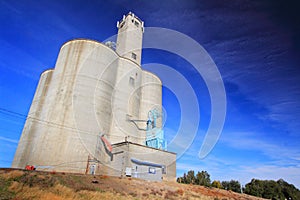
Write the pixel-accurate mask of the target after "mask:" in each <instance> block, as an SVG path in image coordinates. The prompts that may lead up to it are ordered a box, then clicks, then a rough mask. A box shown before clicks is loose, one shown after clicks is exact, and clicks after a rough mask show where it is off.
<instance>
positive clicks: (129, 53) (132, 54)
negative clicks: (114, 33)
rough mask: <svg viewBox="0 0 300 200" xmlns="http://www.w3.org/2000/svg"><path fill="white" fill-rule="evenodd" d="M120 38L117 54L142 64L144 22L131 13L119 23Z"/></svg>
mask: <svg viewBox="0 0 300 200" xmlns="http://www.w3.org/2000/svg"><path fill="white" fill-rule="evenodd" d="M117 27H118V38H117V46H116V52H117V53H118V54H119V55H120V56H121V57H125V58H128V59H130V60H132V61H133V62H135V63H137V64H138V65H140V64H141V55H142V40H143V32H144V22H143V21H142V20H140V19H139V18H138V17H137V16H135V15H134V14H133V13H132V12H129V13H128V14H127V15H126V16H125V15H123V19H122V20H121V21H120V22H118V23H117Z"/></svg>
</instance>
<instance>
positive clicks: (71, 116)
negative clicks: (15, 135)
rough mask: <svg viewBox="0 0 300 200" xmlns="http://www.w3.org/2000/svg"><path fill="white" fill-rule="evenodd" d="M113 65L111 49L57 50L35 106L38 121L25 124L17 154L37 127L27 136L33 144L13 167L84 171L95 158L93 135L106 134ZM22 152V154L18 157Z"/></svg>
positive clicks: (72, 46) (74, 46) (77, 43)
mask: <svg viewBox="0 0 300 200" xmlns="http://www.w3.org/2000/svg"><path fill="white" fill-rule="evenodd" d="M117 62H118V55H117V54H116V53H115V52H114V51H113V50H112V49H110V48H108V47H107V46H105V45H103V44H101V43H98V42H95V41H89V40H74V41H70V42H67V43H66V44H64V45H63V46H62V48H61V50H60V53H59V56H58V59H57V63H56V66H55V70H54V72H53V75H52V79H51V84H50V86H51V87H50V88H49V89H48V93H47V95H46V96H45V98H46V99H47V102H44V103H43V104H41V106H40V109H41V111H42V113H43V116H40V117H39V119H38V120H34V121H28V122H26V124H25V127H24V131H23V134H22V135H25V136H22V138H21V141H20V144H21V145H20V149H21V147H23V146H24V145H22V143H23V138H24V140H26V139H27V140H28V136H26V133H27V130H28V127H35V126H38V128H34V129H33V128H30V130H28V132H29V135H30V136H31V137H32V138H31V140H32V141H34V144H30V145H29V147H26V146H25V147H23V149H22V150H20V151H19V150H18V151H17V153H16V156H15V157H16V159H17V160H18V158H19V160H20V157H23V158H24V161H23V162H22V163H20V162H19V163H18V164H14V165H13V166H14V167H21V168H23V167H24V166H23V165H24V164H30V165H36V166H50V167H51V169H52V170H56V171H71V172H84V171H85V168H86V162H87V159H88V155H90V154H92V155H93V154H95V153H96V148H97V139H98V137H99V135H100V134H101V132H103V133H105V132H107V133H108V132H109V129H110V125H111V116H110V113H111V112H110V111H111V94H112V92H113V85H114V84H115V83H114V82H115V78H114V77H115V74H116V69H117ZM42 80H43V76H42V79H41V81H42ZM100 80H101V81H100ZM39 87H40V86H39ZM34 106H35V105H34V104H33V105H32V109H34ZM38 111H39V110H38ZM38 111H37V112H38ZM104 111H105V114H103V112H104ZM26 148H27V149H26ZM23 151H24V152H28V153H25V156H23V155H22V154H24V153H21V152H23Z"/></svg>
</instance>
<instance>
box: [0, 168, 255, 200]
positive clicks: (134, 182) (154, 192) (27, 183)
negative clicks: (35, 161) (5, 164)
mask: <svg viewBox="0 0 300 200" xmlns="http://www.w3.org/2000/svg"><path fill="white" fill-rule="evenodd" d="M93 182H96V183H93ZM1 199H49V200H50V199H51V200H56V199H110V200H112V199H203V200H225V199H226V200H230V199H236V200H238V199H241V200H242V199H245V200H246V199H247V200H258V199H259V198H256V197H252V196H247V195H242V194H237V193H234V192H230V191H229V192H228V191H225V190H218V189H212V188H205V187H202V186H192V185H184V184H178V183H171V182H149V181H143V180H139V179H132V178H122V179H121V178H118V177H108V176H91V175H81V174H65V173H54V172H39V171H24V170H15V169H0V200H1Z"/></svg>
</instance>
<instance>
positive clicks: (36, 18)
mask: <svg viewBox="0 0 300 200" xmlns="http://www.w3.org/2000/svg"><path fill="white" fill-rule="evenodd" d="M299 10H300V6H299V3H297V1H296V0H294V1H293V0H286V1H283V0H278V1H271V0H260V1H258V0H257V1H250V0H244V1H240V0H230V1H229V0H225V1H224V0H212V1H191V0H187V1H173V0H172V1H161V0H160V1H157V0H152V1H122V0H118V1H71V0H69V1H66V0H65V1H30V0H26V1H6V0H2V1H1V2H0V27H1V29H0V166H1V167H8V166H10V164H11V161H12V159H13V155H14V152H15V149H16V147H17V141H18V139H19V137H20V135H21V131H22V128H23V124H24V121H25V116H26V115H27V113H28V110H29V107H30V103H31V100H32V98H33V95H34V92H35V88H36V85H37V83H38V80H39V75H40V74H41V72H43V71H44V70H46V69H49V68H53V67H54V66H55V61H56V58H57V55H58V52H59V49H60V47H61V45H62V44H63V43H65V42H66V41H68V40H70V39H74V38H88V39H94V40H98V41H103V40H105V39H106V38H108V37H110V36H112V35H114V34H116V32H117V28H116V22H117V21H118V20H120V19H121V18H122V16H123V15H124V14H127V13H128V12H129V11H132V12H134V13H135V14H136V15H137V16H139V17H140V18H141V19H142V20H143V21H145V26H146V27H163V28H169V29H172V30H175V31H179V32H181V33H183V34H186V35H187V36H189V37H191V38H192V39H194V40H196V41H197V42H198V43H199V44H201V45H202V46H203V47H204V48H205V50H206V51H207V52H208V53H209V55H210V56H211V58H212V59H213V60H214V62H215V63H216V65H217V67H218V69H219V71H220V74H221V76H222V79H223V82H224V85H225V89H226V96H227V113H226V121H225V124H224V129H223V131H222V135H221V137H220V139H219V141H218V143H217V145H216V146H215V148H214V149H213V151H212V152H211V153H210V154H209V155H208V156H207V157H206V158H205V159H199V158H198V151H199V149H200V146H201V144H202V141H203V138H204V134H205V132H206V130H207V127H208V123H209V119H210V109H211V105H210V97H209V93H208V90H207V88H206V86H205V83H204V82H203V80H202V78H201V76H200V75H199V74H197V73H196V72H195V70H193V67H192V66H191V65H190V64H189V63H187V62H186V60H184V59H182V58H180V57H178V56H177V57H176V55H173V54H170V53H166V52H162V51H158V50H150V49H148V50H145V51H144V52H143V61H142V62H143V63H144V64H147V63H150V62H156V63H161V64H164V65H168V66H171V67H173V68H174V69H175V70H177V71H178V72H180V73H181V74H182V75H183V76H184V77H186V78H187V79H188V81H189V82H190V84H191V85H192V87H193V89H194V90H195V91H196V95H197V98H198V101H199V107H200V111H201V121H200V126H199V127H200V128H199V131H198V134H197V136H196V138H195V140H194V142H193V144H192V145H191V147H190V148H189V149H188V151H187V152H186V153H185V154H184V155H183V156H182V157H181V158H180V159H179V160H178V164H177V172H178V175H182V173H183V172H184V171H187V170H189V169H194V170H207V171H208V172H209V173H210V174H211V176H212V177H211V178H212V179H220V180H230V179H236V180H239V181H241V182H242V183H243V184H244V183H246V182H248V181H250V180H251V178H260V179H279V178H283V179H285V180H287V181H288V182H291V183H293V184H295V185H296V186H297V187H298V188H299V187H300V182H299V180H300V149H299V146H300V134H299V130H300V123H299V119H300V100H299V99H300V84H299V81H300V68H299V67H300V56H299V53H300V39H299V36H300V29H299V27H300V20H299V19H300V16H299V14H298V11H299ZM186 98H189V97H186ZM163 101H164V102H163V104H164V107H165V109H166V110H167V116H168V118H167V123H166V130H165V132H166V134H167V135H166V137H167V139H168V140H171V139H172V137H174V134H175V133H176V129H177V128H178V126H179V121H180V109H179V103H178V100H176V98H175V95H174V94H172V92H171V91H169V90H168V89H164V96H163Z"/></svg>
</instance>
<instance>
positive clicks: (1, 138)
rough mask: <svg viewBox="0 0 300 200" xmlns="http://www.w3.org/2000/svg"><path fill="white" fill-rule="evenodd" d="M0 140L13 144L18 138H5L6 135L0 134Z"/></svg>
mask: <svg viewBox="0 0 300 200" xmlns="http://www.w3.org/2000/svg"><path fill="white" fill-rule="evenodd" d="M0 140H2V141H6V142H10V143H15V144H18V142H19V141H18V140H14V139H10V138H7V137H2V136H0Z"/></svg>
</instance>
